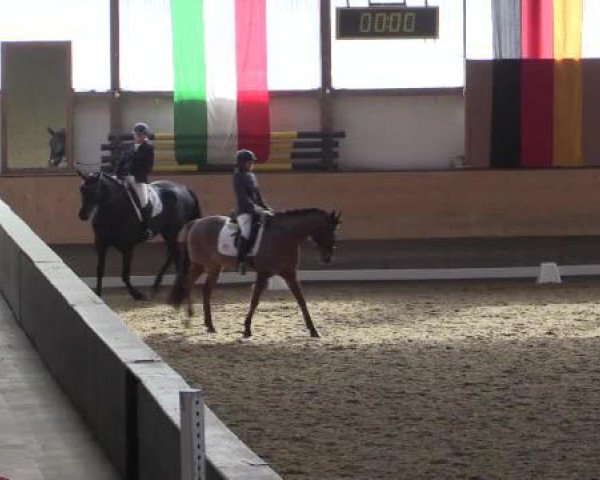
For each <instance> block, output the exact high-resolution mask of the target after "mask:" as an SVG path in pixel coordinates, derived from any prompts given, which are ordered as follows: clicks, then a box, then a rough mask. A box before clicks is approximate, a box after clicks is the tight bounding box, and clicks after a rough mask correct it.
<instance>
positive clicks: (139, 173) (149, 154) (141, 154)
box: [118, 142, 154, 183]
mask: <svg viewBox="0 0 600 480" xmlns="http://www.w3.org/2000/svg"><path fill="white" fill-rule="evenodd" d="M124 163H125V164H124V165H123V164H121V165H119V168H118V170H119V171H120V172H123V171H124V172H125V173H129V174H130V175H133V178H135V181H136V182H141V183H148V177H149V175H150V173H152V168H153V167H154V147H153V146H152V145H150V144H149V143H148V142H143V143H141V144H140V146H139V147H138V148H137V150H134V151H133V152H131V153H129V155H127V156H126V157H125V159H124Z"/></svg>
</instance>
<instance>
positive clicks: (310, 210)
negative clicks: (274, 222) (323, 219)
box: [275, 208, 327, 216]
mask: <svg viewBox="0 0 600 480" xmlns="http://www.w3.org/2000/svg"><path fill="white" fill-rule="evenodd" d="M307 213H320V214H327V212H325V211H324V210H321V209H320V208H297V209H294V210H284V211H283V212H277V213H276V214H275V215H285V216H297V215H306V214H307Z"/></svg>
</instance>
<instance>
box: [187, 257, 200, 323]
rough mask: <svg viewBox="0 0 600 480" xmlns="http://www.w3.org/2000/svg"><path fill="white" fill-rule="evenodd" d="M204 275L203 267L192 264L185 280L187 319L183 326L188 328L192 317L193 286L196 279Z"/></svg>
mask: <svg viewBox="0 0 600 480" xmlns="http://www.w3.org/2000/svg"><path fill="white" fill-rule="evenodd" d="M203 273H204V267H203V266H202V265H200V264H198V263H192V264H191V265H190V271H189V272H188V277H187V280H186V284H187V285H186V289H187V301H188V311H187V313H188V319H187V321H186V322H185V326H186V327H189V326H190V320H189V319H190V318H191V317H192V316H193V315H194V299H193V294H194V285H195V284H196V280H198V277H200V275H202V274H203Z"/></svg>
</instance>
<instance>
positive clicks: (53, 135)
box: [48, 127, 67, 167]
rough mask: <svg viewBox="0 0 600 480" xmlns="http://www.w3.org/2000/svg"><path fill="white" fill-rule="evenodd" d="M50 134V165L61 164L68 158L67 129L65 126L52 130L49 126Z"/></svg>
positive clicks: (56, 165)
mask: <svg viewBox="0 0 600 480" xmlns="http://www.w3.org/2000/svg"><path fill="white" fill-rule="evenodd" d="M48 133H49V134H50V142H49V145H50V165H51V166H53V167H58V166H60V164H61V163H63V162H64V161H66V159H67V131H66V130H65V129H64V128H59V129H58V130H56V131H55V130H52V129H51V128H50V127H48Z"/></svg>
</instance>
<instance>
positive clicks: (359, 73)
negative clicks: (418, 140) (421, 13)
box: [331, 0, 464, 89]
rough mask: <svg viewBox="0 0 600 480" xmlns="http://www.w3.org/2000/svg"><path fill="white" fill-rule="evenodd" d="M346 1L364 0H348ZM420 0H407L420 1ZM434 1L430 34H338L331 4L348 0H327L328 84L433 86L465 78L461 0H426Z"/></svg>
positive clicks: (458, 82)
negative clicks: (435, 18)
mask: <svg viewBox="0 0 600 480" xmlns="http://www.w3.org/2000/svg"><path fill="white" fill-rule="evenodd" d="M349 3H350V6H352V7H361V6H362V7H364V6H368V2H366V1H364V0H361V1H357V0H351V1H350V2H349ZM424 3H425V2H424V1H423V0H420V1H415V0H413V1H410V0H409V1H407V6H423V5H424ZM428 4H429V6H439V9H440V10H439V38H438V39H435V40H429V39H428V40H417V39H414V40H413V39H401V40H396V39H386V40H337V39H336V38H335V27H336V25H335V21H336V14H335V9H336V8H337V7H346V6H347V5H348V1H347V0H332V2H331V8H332V11H331V19H332V47H331V48H332V84H333V87H334V88H355V89H369V88H435V87H458V86H462V85H463V83H464V61H463V0H429V2H428Z"/></svg>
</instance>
